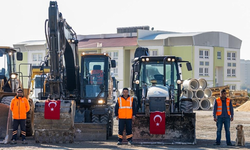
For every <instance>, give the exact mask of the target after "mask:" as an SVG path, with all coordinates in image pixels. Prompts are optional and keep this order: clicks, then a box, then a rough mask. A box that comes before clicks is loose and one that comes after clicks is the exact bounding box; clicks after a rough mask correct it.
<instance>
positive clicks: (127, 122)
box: [118, 119, 133, 142]
mask: <svg viewBox="0 0 250 150" xmlns="http://www.w3.org/2000/svg"><path fill="white" fill-rule="evenodd" d="M125 126H126V135H127V136H126V139H127V140H128V141H132V137H133V134H132V119H119V132H118V141H120V142H122V137H123V131H124V127H125Z"/></svg>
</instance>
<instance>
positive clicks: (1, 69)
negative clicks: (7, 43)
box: [0, 46, 22, 92]
mask: <svg viewBox="0 0 250 150" xmlns="http://www.w3.org/2000/svg"><path fill="white" fill-rule="evenodd" d="M15 53H16V50H14V49H13V48H11V47H2V46H0V81H1V83H3V84H1V89H0V91H1V90H3V92H12V91H14V90H15V89H16V88H18V87H15V86H16V84H14V80H15V79H16V78H17V74H16V62H15ZM20 55H22V53H20V52H18V54H17V60H22V57H20ZM10 79H12V80H10ZM8 81H10V82H8ZM9 83H10V85H9ZM12 85H14V86H12Z"/></svg>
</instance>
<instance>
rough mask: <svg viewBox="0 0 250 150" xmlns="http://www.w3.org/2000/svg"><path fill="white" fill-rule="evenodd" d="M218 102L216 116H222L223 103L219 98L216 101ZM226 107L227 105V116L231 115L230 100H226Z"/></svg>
mask: <svg viewBox="0 0 250 150" xmlns="http://www.w3.org/2000/svg"><path fill="white" fill-rule="evenodd" d="M216 102H217V111H216V115H217V116H220V115H221V114H222V101H221V99H220V97H218V98H217V99H216ZM226 105H227V114H228V115H231V112H230V99H229V98H227V99H226Z"/></svg>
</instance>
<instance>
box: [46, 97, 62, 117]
mask: <svg viewBox="0 0 250 150" xmlns="http://www.w3.org/2000/svg"><path fill="white" fill-rule="evenodd" d="M60 103H61V101H55V100H46V101H45V107H44V119H56V120H59V119H60Z"/></svg>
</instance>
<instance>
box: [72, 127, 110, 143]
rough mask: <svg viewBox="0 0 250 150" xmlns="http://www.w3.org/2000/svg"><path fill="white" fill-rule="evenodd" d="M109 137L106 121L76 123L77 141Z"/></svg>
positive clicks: (98, 139)
mask: <svg viewBox="0 0 250 150" xmlns="http://www.w3.org/2000/svg"><path fill="white" fill-rule="evenodd" d="M107 138H108V135H107V124H105V123H75V141H100V140H103V141H104V140H106V139H107Z"/></svg>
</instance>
